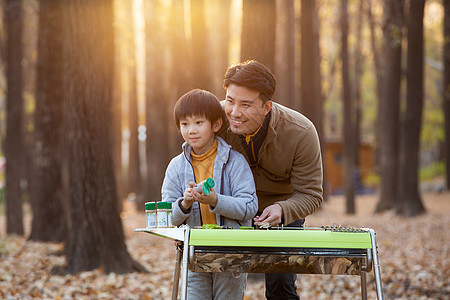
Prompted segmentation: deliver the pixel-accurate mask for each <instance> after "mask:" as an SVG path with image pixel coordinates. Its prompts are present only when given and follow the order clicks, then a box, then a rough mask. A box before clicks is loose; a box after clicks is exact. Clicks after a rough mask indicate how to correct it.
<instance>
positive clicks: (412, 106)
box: [395, 0, 425, 217]
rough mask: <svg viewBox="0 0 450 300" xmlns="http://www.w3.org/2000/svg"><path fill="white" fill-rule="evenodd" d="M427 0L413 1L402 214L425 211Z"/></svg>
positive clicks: (402, 148) (397, 205)
mask: <svg viewBox="0 0 450 300" xmlns="http://www.w3.org/2000/svg"><path fill="white" fill-rule="evenodd" d="M424 7H425V0H414V1H411V2H410V5H409V15H408V58H407V72H406V76H407V84H406V110H405V112H404V116H403V120H402V127H401V136H400V170H399V197H398V200H397V201H396V202H395V210H396V213H397V214H398V215H404V216H407V217H414V216H417V215H420V214H423V213H425V207H424V206H423V204H422V200H421V196H420V193H419V182H418V177H419V151H420V131H421V128H422V110H423V96H424V91H423V65H424V50H423V47H424V41H423V14H424Z"/></svg>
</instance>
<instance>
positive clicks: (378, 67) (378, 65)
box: [367, 0, 384, 166]
mask: <svg viewBox="0 0 450 300" xmlns="http://www.w3.org/2000/svg"><path fill="white" fill-rule="evenodd" d="M367 18H368V22H369V27H370V45H371V48H372V55H373V64H374V69H375V78H376V92H377V94H376V95H377V98H378V110H379V109H380V103H381V98H382V97H383V93H382V90H383V83H382V80H383V76H384V74H383V66H382V65H383V64H382V62H381V61H380V51H379V49H378V47H377V40H376V31H375V25H376V24H375V20H374V17H373V14H372V1H371V0H368V1H367ZM375 127H376V128H380V114H379V113H378V114H377V117H376V121H375ZM375 135H376V136H375V150H374V151H375V165H376V166H378V165H379V161H380V155H379V152H380V151H379V148H380V146H379V144H380V131H379V130H376V131H375Z"/></svg>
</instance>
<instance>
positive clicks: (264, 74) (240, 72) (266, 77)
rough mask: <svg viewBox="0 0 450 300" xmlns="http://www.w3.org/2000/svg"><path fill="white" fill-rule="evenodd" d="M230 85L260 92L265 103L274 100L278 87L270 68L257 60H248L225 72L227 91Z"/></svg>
mask: <svg viewBox="0 0 450 300" xmlns="http://www.w3.org/2000/svg"><path fill="white" fill-rule="evenodd" d="M230 84H236V85H238V86H244V87H247V88H250V89H252V90H255V91H258V92H259V97H260V98H261V100H262V101H263V102H264V103H266V102H267V101H270V100H272V96H273V94H274V93H275V87H276V85H277V84H276V80H275V77H274V76H273V74H272V72H271V71H270V70H269V68H267V67H266V66H265V65H263V64H262V63H260V62H258V61H256V60H248V61H246V62H243V63H239V64H236V65H232V66H231V67H229V68H228V69H227V71H226V72H225V78H224V80H223V87H224V88H225V89H227V88H228V86H229V85H230Z"/></svg>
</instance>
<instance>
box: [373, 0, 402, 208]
mask: <svg viewBox="0 0 450 300" xmlns="http://www.w3.org/2000/svg"><path fill="white" fill-rule="evenodd" d="M384 17H385V32H384V45H385V46H384V47H385V61H386V65H385V74H386V75H385V76H384V79H383V95H382V97H381V99H380V105H379V109H378V113H379V114H380V115H379V122H380V123H379V130H380V133H379V136H380V169H381V170H380V175H381V187H380V201H379V202H378V204H377V207H376V209H375V211H376V212H380V211H384V210H387V209H391V208H393V207H394V202H395V200H396V199H397V188H398V186H397V185H398V180H397V178H398V177H397V176H398V174H397V170H398V167H399V158H398V153H399V151H398V149H399V143H398V140H399V123H400V122H399V115H400V81H401V73H402V72H401V56H402V28H403V27H402V26H403V0H385V11H384Z"/></svg>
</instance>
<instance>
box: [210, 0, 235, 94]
mask: <svg viewBox="0 0 450 300" xmlns="http://www.w3.org/2000/svg"><path fill="white" fill-rule="evenodd" d="M232 2H233V0H208V1H207V2H206V3H207V4H208V5H211V6H212V8H213V9H214V15H213V17H214V18H215V19H214V22H213V24H210V26H209V27H208V28H209V32H208V35H209V39H210V40H211V45H210V49H211V51H212V53H214V59H213V60H211V61H210V62H209V64H210V65H211V70H212V74H211V77H212V78H211V80H212V88H211V92H212V93H214V94H215V95H216V96H217V97H218V98H219V100H220V99H225V90H224V88H223V87H222V84H223V75H224V74H225V70H226V69H227V68H228V65H229V59H228V56H229V52H230V51H229V47H230V31H231V29H230V24H231V20H230V16H231V15H230V11H231V4H232ZM208 17H211V16H208ZM218 32H220V34H217V33H218Z"/></svg>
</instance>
